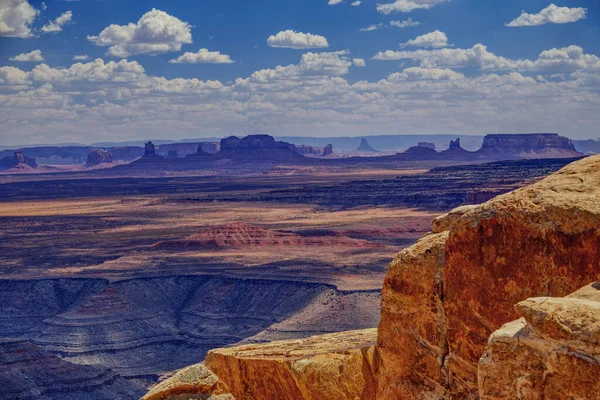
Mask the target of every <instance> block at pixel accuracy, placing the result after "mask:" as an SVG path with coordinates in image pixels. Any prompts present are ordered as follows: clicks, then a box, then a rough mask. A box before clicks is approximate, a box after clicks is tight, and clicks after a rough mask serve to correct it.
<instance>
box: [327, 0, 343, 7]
mask: <svg viewBox="0 0 600 400" xmlns="http://www.w3.org/2000/svg"><path fill="white" fill-rule="evenodd" d="M343 2H344V0H329V1H328V2H327V4H328V5H330V6H335V5H336V4H340V3H343Z"/></svg>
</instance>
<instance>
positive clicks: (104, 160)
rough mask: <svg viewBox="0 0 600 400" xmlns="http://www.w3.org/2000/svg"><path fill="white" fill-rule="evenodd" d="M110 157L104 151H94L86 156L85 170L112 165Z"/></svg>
mask: <svg viewBox="0 0 600 400" xmlns="http://www.w3.org/2000/svg"><path fill="white" fill-rule="evenodd" d="M112 162H113V158H112V155H111V154H110V153H109V152H108V151H106V150H94V151H92V152H91V153H90V154H88V156H87V161H86V163H85V167H86V168H91V167H95V166H96V165H100V164H112Z"/></svg>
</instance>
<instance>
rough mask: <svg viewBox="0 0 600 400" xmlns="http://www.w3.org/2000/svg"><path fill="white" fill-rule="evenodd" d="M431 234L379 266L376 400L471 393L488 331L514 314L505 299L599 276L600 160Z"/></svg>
mask: <svg viewBox="0 0 600 400" xmlns="http://www.w3.org/2000/svg"><path fill="white" fill-rule="evenodd" d="M434 231H436V232H439V233H437V234H434V235H431V236H427V237H426V238H424V239H423V240H421V241H420V242H419V243H417V244H416V245H415V246H413V247H411V248H408V249H406V250H404V251H403V252H402V253H400V255H399V257H398V258H397V259H396V260H395V261H394V262H393V263H392V264H391V265H390V268H389V270H388V275H387V277H386V281H385V285H384V288H383V292H382V314H381V317H382V318H381V323H380V325H379V339H378V341H379V347H378V349H379V351H380V353H381V360H382V362H381V365H380V366H379V371H380V374H379V382H378V385H379V392H378V397H379V398H381V399H384V398H386V399H412V398H415V397H414V394H415V393H418V394H419V396H424V398H445V397H448V396H450V397H453V398H476V397H477V363H478V361H479V358H480V356H481V354H482V353H483V351H484V349H485V345H486V342H487V339H488V337H489V335H490V334H491V333H492V332H493V331H495V330H496V329H498V328H499V327H501V326H502V325H503V324H505V323H507V322H509V321H511V320H514V319H515V318H517V317H518V316H519V315H518V314H517V313H516V312H515V310H514V308H513V305H514V304H516V303H518V302H520V301H523V300H525V299H527V298H529V297H540V296H553V297H559V296H565V295H567V294H569V293H570V292H572V291H573V290H575V289H576V288H578V287H581V286H582V285H584V284H586V283H587V282H590V281H594V280H596V279H598V278H599V277H600V157H591V158H587V159H583V160H580V161H577V162H575V163H572V164H570V165H568V166H567V167H565V168H563V169H562V170H560V171H559V172H557V173H555V174H553V175H551V176H549V177H548V178H546V179H544V180H542V181H540V182H538V183H535V184H533V185H531V186H528V187H525V188H522V189H518V190H516V191H514V192H511V193H508V194H505V195H502V196H499V197H496V198H494V199H493V200H490V201H488V202H487V203H484V204H481V205H479V206H476V207H474V208H470V209H469V208H463V209H460V210H456V211H454V212H452V213H450V214H449V215H446V216H444V217H441V218H440V219H439V220H438V221H436V223H435V224H434ZM405 271H411V273H410V274H408V273H407V272H405ZM412 307H414V308H412ZM440 308H441V310H440ZM411 360H414V361H415V362H412V361H411ZM407 361H408V363H407ZM427 396H429V397H427Z"/></svg>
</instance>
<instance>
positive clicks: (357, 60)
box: [352, 58, 367, 67]
mask: <svg viewBox="0 0 600 400" xmlns="http://www.w3.org/2000/svg"><path fill="white" fill-rule="evenodd" d="M352 64H354V66H355V67H365V66H366V65H367V64H365V60H364V59H363V58H353V59H352Z"/></svg>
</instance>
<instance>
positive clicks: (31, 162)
mask: <svg viewBox="0 0 600 400" xmlns="http://www.w3.org/2000/svg"><path fill="white" fill-rule="evenodd" d="M37 166H38V165H37V163H36V162H35V158H29V157H26V156H25V155H24V154H23V153H22V152H20V151H16V152H15V153H14V154H13V156H12V157H10V156H8V157H4V158H0V171H7V170H11V171H15V172H19V171H28V170H32V169H35V168H37Z"/></svg>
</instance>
